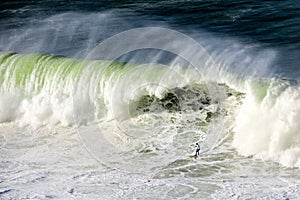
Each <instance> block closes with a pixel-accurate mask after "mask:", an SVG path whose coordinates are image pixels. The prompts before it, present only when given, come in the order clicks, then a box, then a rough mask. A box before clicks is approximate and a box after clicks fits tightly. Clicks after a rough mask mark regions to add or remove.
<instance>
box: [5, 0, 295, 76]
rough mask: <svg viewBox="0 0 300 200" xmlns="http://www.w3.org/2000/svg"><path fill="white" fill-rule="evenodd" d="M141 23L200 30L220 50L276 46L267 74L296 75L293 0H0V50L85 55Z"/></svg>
mask: <svg viewBox="0 0 300 200" xmlns="http://www.w3.org/2000/svg"><path fill="white" fill-rule="evenodd" d="M145 26H162V27H168V28H172V29H175V30H178V31H181V32H183V33H186V34H189V35H191V36H192V37H195V38H198V39H199V38H201V37H202V38H201V40H205V39H206V38H204V37H206V36H203V35H201V34H200V33H203V32H205V33H209V34H211V35H213V37H216V39H215V40H214V39H212V38H213V37H212V38H210V41H211V43H214V45H213V46H214V47H213V48H214V49H211V50H210V51H211V52H214V51H215V49H222V48H224V47H223V46H222V45H220V46H218V44H217V42H222V40H223V39H225V40H227V39H233V40H237V41H239V43H242V44H243V45H245V46H257V48H258V51H260V50H261V49H264V50H266V49H268V50H272V51H273V50H274V51H276V56H275V58H272V59H273V60H274V61H273V62H272V66H271V67H270V66H268V68H272V70H268V73H270V74H271V73H272V76H279V77H282V78H288V79H296V80H299V79H300V66H299V63H300V62H299V55H300V3H299V1H296V0H288V1H275V0H273V1H263V2H262V1H254V0H240V1H234V2H231V1H225V0H223V1H216V0H214V1H212V0H198V1H175V0H166V1H126V0H124V1H79V0H77V1H60V0H55V1H28V2H25V1H1V3H0V49H1V50H11V51H17V52H20V53H32V52H34V53H50V54H60V55H66V56H71V57H84V55H86V53H87V52H88V51H89V50H90V49H92V48H93V47H94V46H96V45H97V44H98V43H99V42H101V41H103V40H104V39H106V38H107V37H109V36H112V35H114V34H116V33H119V32H121V31H124V30H128V29H131V28H136V27H145ZM91 33H93V34H92V35H93V36H91ZM96 33H97V34H96ZM214 41H215V42H214ZM247 48H248V47H247ZM236 52H237V50H235V53H236ZM233 53H234V52H233ZM239 59H240V58H239ZM254 59H255V58H254ZM241 67H243V66H241ZM244 67H245V66H244ZM262 67H264V66H262ZM264 71H265V70H264ZM263 75H264V76H265V75H266V74H263Z"/></svg>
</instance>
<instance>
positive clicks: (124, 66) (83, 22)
mask: <svg viewBox="0 0 300 200" xmlns="http://www.w3.org/2000/svg"><path fill="white" fill-rule="evenodd" d="M120 15H121V16H123V17H124V18H125V20H124V18H122V17H120ZM131 15H134V13H132V12H128V13H121V14H120V13H119V12H117V11H114V10H112V11H109V12H100V14H99V13H89V14H87V15H86V14H81V13H73V12H69V13H63V14H57V15H53V16H51V17H46V18H43V19H38V20H37V21H35V22H34V23H33V24H29V25H27V26H24V27H22V28H21V29H18V28H17V29H14V31H12V32H10V33H9V34H8V33H7V32H0V38H1V40H0V49H1V51H0V127H1V129H0V198H1V199H113V198H121V199H298V198H299V191H300V184H299V180H300V177H299V174H300V173H299V167H300V134H299V130H300V125H299V123H298V122H299V119H300V106H299V105H300V86H299V82H298V80H295V79H291V78H286V77H284V76H279V75H278V73H277V72H276V70H274V68H273V66H274V65H275V62H276V58H277V57H278V54H279V53H280V52H279V51H278V49H274V48H270V47H262V46H260V45H259V44H257V43H255V42H253V41H251V42H249V41H243V40H239V39H236V38H230V37H226V38H225V39H224V37H222V36H220V35H218V34H213V33H210V32H207V31H203V30H201V31H199V32H195V31H190V32H185V31H181V30H176V29H175V28H172V27H169V26H168V25H166V24H164V23H162V22H160V24H159V25H157V24H154V25H155V26H154V25H153V24H151V25H152V26H147V27H138V28H137V27H131V25H130V23H129V24H126V23H128V21H127V20H128V19H127V18H126V17H128V18H129V19H131V18H130V17H131ZM72 19H77V21H76V22H75V21H73V20H72ZM95 19H97V21H98V22H100V25H98V23H96V22H95V21H96V20H95ZM72 21H73V24H72V26H71V27H72V28H74V30H75V31H73V30H70V28H69V29H66V28H65V26H64V25H65V24H69V22H72ZM108 21H109V22H119V21H122V22H124V21H125V22H126V23H125V22H124V23H125V25H123V27H116V28H115V29H113V31H112V32H107V30H106V29H105V28H108V27H110V25H109V23H107V22H108ZM129 21H130V20H129ZM94 23H95V24H94ZM136 23H146V21H145V20H144V19H142V20H141V21H138V22H136ZM96 25H98V26H96ZM53 27H54V29H53ZM72 28H71V29H72ZM119 28H120V29H119ZM21 30H25V31H21ZM78 31H79V32H80V31H81V32H80V34H81V35H80V34H79V35H77V32H78ZM14 33H16V34H20V35H19V36H18V37H19V38H21V39H20V40H17V39H16V40H12V38H15V36H14V35H13V34H14ZM74 34H75V35H74ZM61 36H62V37H61ZM80 36H81V37H82V38H85V37H86V38H87V39H86V40H85V39H83V40H79V39H78V37H80ZM99 37H101V39H100V38H99ZM102 37H103V38H102ZM3 38H8V39H9V40H5V41H4V39H3ZM66 38H67V39H66ZM23 39H24V40H23ZM31 39H34V40H36V42H35V43H34V45H33V44H32V42H31ZM76 40H78V41H81V43H80V44H77V43H74V41H76ZM49 41H51V42H49ZM62 43H64V44H62ZM73 43H74V44H73ZM77 45H78V46H77ZM64 46H65V47H64ZM196 142H198V143H200V146H201V151H200V156H198V157H197V158H196V159H195V158H193V157H190V156H192V155H194V153H195V143H196Z"/></svg>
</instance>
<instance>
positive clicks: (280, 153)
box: [233, 81, 300, 167]
mask: <svg viewBox="0 0 300 200" xmlns="http://www.w3.org/2000/svg"><path fill="white" fill-rule="evenodd" d="M248 83H249V84H248V89H247V95H246V98H245V99H244V101H243V105H242V107H241V110H240V112H239V114H238V115H237V117H236V126H235V135H234V141H233V146H234V147H235V148H236V149H237V150H238V152H239V153H240V154H242V155H246V156H248V155H255V156H257V157H259V158H262V159H265V160H266V159H271V160H273V161H276V162H279V163H281V164H283V165H285V166H297V167H300V148H299V146H300V123H299V121H300V95H299V94H300V92H299V90H300V88H299V87H291V86H287V85H286V84H285V83H279V84H278V83H276V81H274V82H273V83H271V84H270V85H269V87H268V88H267V89H266V92H267V93H266V95H265V97H264V98H263V99H262V100H261V101H260V100H259V99H257V95H255V93H254V92H255V91H254V90H258V89H261V88H256V89H254V90H253V88H251V83H250V82H248Z"/></svg>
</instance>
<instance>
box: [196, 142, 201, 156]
mask: <svg viewBox="0 0 300 200" xmlns="http://www.w3.org/2000/svg"><path fill="white" fill-rule="evenodd" d="M196 145H197V146H196V147H197V149H196V154H195V156H197V155H199V154H200V153H199V151H200V144H198V143H196Z"/></svg>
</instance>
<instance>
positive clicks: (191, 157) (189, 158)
mask: <svg viewBox="0 0 300 200" xmlns="http://www.w3.org/2000/svg"><path fill="white" fill-rule="evenodd" d="M196 159H197V156H195V155H192V156H189V157H188V160H196Z"/></svg>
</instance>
